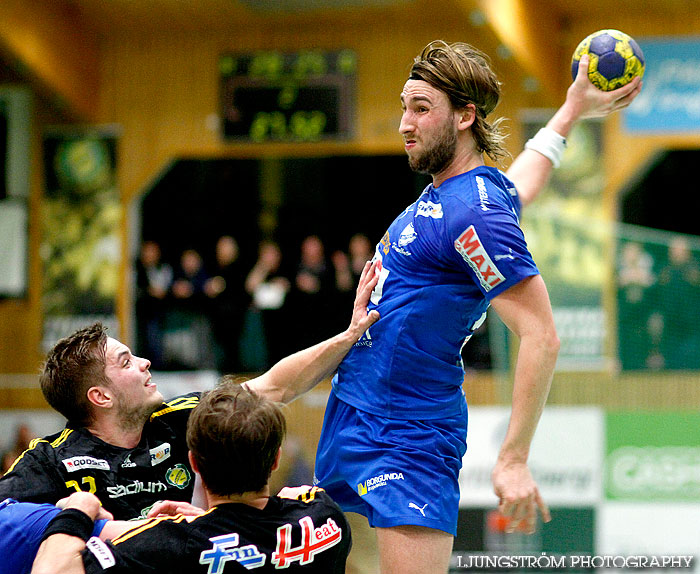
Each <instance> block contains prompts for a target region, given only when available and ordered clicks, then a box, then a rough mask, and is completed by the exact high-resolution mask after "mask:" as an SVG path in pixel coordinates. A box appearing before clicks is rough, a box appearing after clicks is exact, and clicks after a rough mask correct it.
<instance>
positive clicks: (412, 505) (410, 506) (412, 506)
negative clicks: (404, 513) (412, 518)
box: [408, 502, 428, 518]
mask: <svg viewBox="0 0 700 574" xmlns="http://www.w3.org/2000/svg"><path fill="white" fill-rule="evenodd" d="M426 506H428V505H427V504H424V505H423V508H421V507H420V506H418V505H417V504H416V503H415V502H409V503H408V507H409V508H415V509H416V510H417V511H418V512H420V513H421V514H422V515H423V518H425V512H423V510H424V509H425V507H426Z"/></svg>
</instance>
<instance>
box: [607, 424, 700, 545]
mask: <svg viewBox="0 0 700 574" xmlns="http://www.w3.org/2000/svg"><path fill="white" fill-rule="evenodd" d="M605 494H606V498H608V499H610V500H626V501H645V502H652V501H674V502H697V503H700V413H680V412H674V413H657V412H653V413H651V412H650V413H632V412H630V413H608V415H607V417H606V460H605ZM698 548H700V546H699V547H698Z"/></svg>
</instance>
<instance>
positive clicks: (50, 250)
mask: <svg viewBox="0 0 700 574" xmlns="http://www.w3.org/2000/svg"><path fill="white" fill-rule="evenodd" d="M44 173H45V177H46V186H45V194H44V198H43V203H42V218H41V221H42V244H41V258H42V263H43V288H42V304H43V311H44V335H43V343H42V347H43V351H46V350H48V349H49V348H50V347H51V346H52V345H53V344H54V343H55V342H56V340H57V339H59V338H61V337H63V336H66V335H68V334H70V333H72V332H73V331H75V330H76V329H78V328H80V327H84V326H86V325H89V324H90V323H93V322H95V321H101V322H103V323H105V324H107V325H108V326H109V327H110V335H111V336H113V337H119V329H118V326H117V319H116V297H117V288H118V285H119V263H120V260H121V248H120V239H119V229H120V224H121V218H122V208H121V202H120V198H119V191H118V189H117V187H116V137H115V136H114V135H113V134H111V133H109V132H105V131H96V130H95V129H84V130H80V129H75V130H69V131H63V130H61V131H53V132H50V133H47V134H46V136H45V138H44Z"/></svg>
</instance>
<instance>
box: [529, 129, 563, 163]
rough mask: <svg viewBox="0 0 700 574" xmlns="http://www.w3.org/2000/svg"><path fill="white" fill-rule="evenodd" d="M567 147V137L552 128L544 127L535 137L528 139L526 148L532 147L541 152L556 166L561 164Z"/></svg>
mask: <svg viewBox="0 0 700 574" xmlns="http://www.w3.org/2000/svg"><path fill="white" fill-rule="evenodd" d="M565 148H566V138H565V137H562V136H560V135H559V134H558V133H557V132H555V131H554V130H553V129H551V128H542V129H540V131H538V132H537V133H536V134H535V137H533V138H531V139H529V140H527V143H526V144H525V149H531V150H533V151H536V152H538V153H541V154H542V155H543V156H544V157H546V158H547V159H548V160H549V161H551V162H552V164H553V165H554V167H559V165H560V164H561V156H562V154H563V153H564V149H565Z"/></svg>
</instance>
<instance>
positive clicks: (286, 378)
mask: <svg viewBox="0 0 700 574" xmlns="http://www.w3.org/2000/svg"><path fill="white" fill-rule="evenodd" d="M375 271H376V264H370V262H367V263H366V264H365V268H364V269H363V271H362V275H361V277H360V281H359V283H358V286H357V292H356V295H355V303H354V306H353V313H352V319H351V321H350V326H349V327H348V328H347V329H346V330H345V331H344V332H342V333H340V334H338V335H336V336H335V337H332V338H330V339H327V340H326V341H323V342H322V343H319V344H318V345H314V346H313V347H309V348H308V349H304V350H303V351H299V352H298V353H294V354H293V355H290V356H289V357H285V358H284V359H282V360H281V361H279V362H278V363H277V364H275V365H274V366H273V367H272V368H271V369H270V370H269V371H267V372H266V373H264V374H263V375H261V376H259V377H257V378H255V379H252V380H250V381H248V382H247V383H246V385H247V386H248V388H250V390H252V391H255V392H256V393H259V394H262V395H264V396H265V397H266V398H268V399H271V400H274V401H280V402H285V403H287V402H290V401H292V400H294V399H295V398H296V397H298V396H299V395H301V394H303V393H305V392H307V391H308V390H310V389H312V388H313V387H314V386H315V385H317V384H318V383H320V382H321V381H322V380H324V379H326V378H327V377H329V376H330V375H332V374H333V373H334V372H335V370H336V369H337V368H338V365H339V364H340V362H341V361H342V360H343V357H345V355H346V354H347V353H348V351H349V350H350V349H351V348H352V346H353V345H354V344H355V343H356V342H357V340H358V339H359V338H360V337H361V336H362V334H363V333H364V332H365V331H366V330H367V329H369V327H370V326H371V325H373V324H374V323H375V322H376V321H378V320H379V313H377V311H370V312H369V313H368V312H367V305H368V304H369V297H370V294H371V293H372V290H373V289H374V287H375V286H376V284H377V281H378V278H379V276H378V275H377V274H376V273H375Z"/></svg>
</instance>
